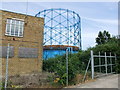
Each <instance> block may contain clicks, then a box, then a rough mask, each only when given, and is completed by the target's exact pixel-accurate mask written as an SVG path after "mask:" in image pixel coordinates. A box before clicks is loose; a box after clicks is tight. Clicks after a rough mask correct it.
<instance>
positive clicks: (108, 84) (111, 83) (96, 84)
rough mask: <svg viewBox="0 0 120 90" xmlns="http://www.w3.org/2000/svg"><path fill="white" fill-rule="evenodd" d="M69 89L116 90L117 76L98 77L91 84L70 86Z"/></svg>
mask: <svg viewBox="0 0 120 90" xmlns="http://www.w3.org/2000/svg"><path fill="white" fill-rule="evenodd" d="M71 88H118V74H113V75H109V76H104V77H100V78H97V79H96V80H93V81H91V82H87V83H84V84H78V85H75V86H72V87H71Z"/></svg>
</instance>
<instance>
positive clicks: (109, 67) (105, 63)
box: [91, 51, 117, 79]
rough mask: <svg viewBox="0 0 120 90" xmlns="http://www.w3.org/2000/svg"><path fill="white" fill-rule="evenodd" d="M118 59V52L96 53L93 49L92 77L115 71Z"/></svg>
mask: <svg viewBox="0 0 120 90" xmlns="http://www.w3.org/2000/svg"><path fill="white" fill-rule="evenodd" d="M116 60H117V58H116V54H113V53H111V52H104V53H101V52H99V54H98V55H94V54H93V51H91V71H92V79H94V78H95V77H100V76H103V75H108V74H113V73H115V65H116Z"/></svg>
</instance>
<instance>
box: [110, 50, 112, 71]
mask: <svg viewBox="0 0 120 90" xmlns="http://www.w3.org/2000/svg"><path fill="white" fill-rule="evenodd" d="M110 63H111V73H112V57H111V52H110Z"/></svg>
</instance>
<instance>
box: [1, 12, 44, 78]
mask: <svg viewBox="0 0 120 90" xmlns="http://www.w3.org/2000/svg"><path fill="white" fill-rule="evenodd" d="M0 14H2V24H0V27H2V28H1V29H2V30H1V31H2V32H0V33H1V34H0V42H2V44H1V46H4V45H7V44H8V43H10V44H11V45H12V46H14V57H12V58H9V75H15V74H27V73H31V72H33V71H38V72H41V71H42V52H43V27H44V19H43V18H39V17H34V16H28V15H27V16H26V15H24V14H18V13H13V12H8V11H0ZM7 18H11V19H12V18H18V19H23V20H24V22H25V24H24V31H23V37H14V36H7V35H5V30H6V20H7ZM19 47H29V48H38V58H19V57H18V52H19V51H18V50H19ZM5 67H6V58H2V73H3V76H4V75H5Z"/></svg>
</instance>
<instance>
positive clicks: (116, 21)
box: [82, 17, 118, 25]
mask: <svg viewBox="0 0 120 90" xmlns="http://www.w3.org/2000/svg"><path fill="white" fill-rule="evenodd" d="M82 18H83V19H85V20H90V21H94V22H98V23H103V24H112V25H118V20H116V19H95V18H88V17H82Z"/></svg>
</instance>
